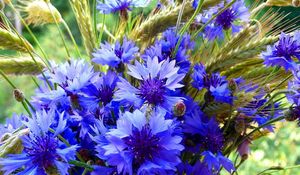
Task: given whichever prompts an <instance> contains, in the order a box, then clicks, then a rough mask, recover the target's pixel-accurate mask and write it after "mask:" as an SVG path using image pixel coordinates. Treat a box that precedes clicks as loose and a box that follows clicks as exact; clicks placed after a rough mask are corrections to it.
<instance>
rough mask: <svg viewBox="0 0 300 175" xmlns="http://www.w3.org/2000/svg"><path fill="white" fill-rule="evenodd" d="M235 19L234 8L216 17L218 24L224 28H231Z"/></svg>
mask: <svg viewBox="0 0 300 175" xmlns="http://www.w3.org/2000/svg"><path fill="white" fill-rule="evenodd" d="M234 19H235V13H234V11H233V10H232V9H227V10H225V11H224V12H223V13H221V14H220V15H219V16H217V18H216V24H217V25H219V26H222V28H223V29H224V30H228V29H230V28H231V25H232V23H233V21H234Z"/></svg>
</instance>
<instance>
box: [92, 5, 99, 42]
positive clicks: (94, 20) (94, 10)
mask: <svg viewBox="0 0 300 175" xmlns="http://www.w3.org/2000/svg"><path fill="white" fill-rule="evenodd" d="M97 12H98V11H97V1H96V0H93V22H94V32H95V36H97Z"/></svg>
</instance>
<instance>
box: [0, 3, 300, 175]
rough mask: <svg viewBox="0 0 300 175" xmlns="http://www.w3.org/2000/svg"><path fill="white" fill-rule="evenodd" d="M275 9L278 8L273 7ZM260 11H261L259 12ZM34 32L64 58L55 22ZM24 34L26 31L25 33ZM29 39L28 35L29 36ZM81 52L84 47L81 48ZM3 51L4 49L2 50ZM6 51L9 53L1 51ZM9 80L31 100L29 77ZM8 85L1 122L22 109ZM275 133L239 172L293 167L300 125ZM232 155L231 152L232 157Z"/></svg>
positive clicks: (62, 6)
mask: <svg viewBox="0 0 300 175" xmlns="http://www.w3.org/2000/svg"><path fill="white" fill-rule="evenodd" d="M247 1H248V3H252V2H253V0H247ZM52 2H53V4H54V5H55V6H56V7H57V8H58V9H59V11H60V12H61V14H62V16H63V17H64V19H65V20H66V21H67V23H68V24H69V26H70V28H71V30H72V32H73V35H74V36H75V38H76V40H77V41H78V42H79V43H80V34H79V30H78V28H77V24H76V22H75V19H74V18H73V16H72V10H71V9H70V6H69V4H68V3H66V2H67V1H66V0H53V1H52ZM273 10H274V11H277V10H278V8H273ZM280 11H282V12H286V13H291V14H290V15H289V16H288V18H295V17H297V16H299V15H300V11H299V10H297V9H295V8H292V7H287V8H283V9H281V10H280ZM261 13H263V12H261ZM107 21H111V22H110V23H108V24H107V25H108V26H113V25H114V23H115V22H114V21H115V20H114V18H113V17H111V19H109V20H107ZM33 30H34V31H35V32H36V33H37V36H38V39H39V41H40V42H41V44H42V47H43V48H44V49H45V50H46V52H47V54H48V55H49V57H50V59H51V60H56V61H64V59H63V58H66V53H65V50H64V47H63V44H62V42H61V40H60V38H59V33H58V31H57V29H56V26H55V25H48V26H43V27H39V28H33ZM24 35H25V36H27V35H28V34H27V33H24ZM28 39H29V40H30V38H29V37H28ZM67 44H68V46H69V48H70V49H71V50H74V48H73V46H72V44H71V43H70V41H68V42H67ZM82 51H83V48H82ZM1 54H3V52H1ZM4 54H9V53H7V52H6V53H4ZM11 79H12V81H13V82H14V83H15V84H16V85H17V87H19V88H20V89H21V90H22V91H23V92H24V93H25V95H26V97H27V98H29V99H30V97H31V95H33V94H34V88H35V85H34V83H33V82H32V80H31V77H25V76H22V77H14V76H12V77H11ZM12 90H13V89H11V87H10V86H9V85H8V84H7V83H6V82H5V81H4V80H3V79H0V92H1V93H0V121H1V120H2V121H3V119H4V118H6V117H9V116H11V115H12V113H14V112H16V113H22V112H24V110H23V108H22V105H20V104H18V103H17V102H15V100H14V99H13V96H12ZM277 128H278V132H276V134H270V135H269V136H268V137H265V138H262V139H259V140H256V141H254V142H253V144H252V146H251V155H250V157H249V160H248V161H247V162H246V163H245V164H243V165H242V166H241V167H240V169H239V174H240V175H252V174H253V175H254V174H257V173H259V172H260V171H263V170H264V169H267V168H269V167H271V166H284V167H286V166H292V165H297V164H300V146H299V144H300V128H299V127H298V126H296V124H295V123H288V124H284V125H278V126H277ZM234 158H235V155H232V159H234ZM274 174H276V175H298V174H300V168H298V169H291V170H287V171H279V172H276V173H274Z"/></svg>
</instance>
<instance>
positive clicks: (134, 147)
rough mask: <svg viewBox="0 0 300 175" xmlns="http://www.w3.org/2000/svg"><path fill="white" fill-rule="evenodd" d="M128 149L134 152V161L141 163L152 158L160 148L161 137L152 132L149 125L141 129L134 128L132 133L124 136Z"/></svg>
mask: <svg viewBox="0 0 300 175" xmlns="http://www.w3.org/2000/svg"><path fill="white" fill-rule="evenodd" d="M124 141H125V143H126V144H127V145H128V149H129V150H130V151H131V152H132V153H133V154H134V163H135V164H138V165H141V164H142V163H144V162H145V160H151V159H152V158H153V157H154V156H155V155H156V154H157V153H158V149H159V144H158V142H159V138H158V137H156V136H155V135H153V134H152V132H151V129H150V128H149V125H146V126H144V127H143V128H142V129H141V131H139V130H138V129H137V128H134V129H133V131H132V135H130V136H128V137H126V138H124Z"/></svg>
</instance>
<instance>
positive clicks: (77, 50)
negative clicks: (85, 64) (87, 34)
mask: <svg viewBox="0 0 300 175" xmlns="http://www.w3.org/2000/svg"><path fill="white" fill-rule="evenodd" d="M62 23H63V25H64V27H65V28H66V30H67V32H68V34H69V36H70V38H71V40H72V42H73V44H74V46H75V49H76V52H77V55H78V56H79V57H80V58H82V57H81V54H80V51H79V48H78V45H77V43H76V41H75V39H74V36H73V34H72V32H71V30H70V28H69V26H68V24H67V23H66V21H65V20H62Z"/></svg>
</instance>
